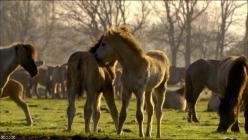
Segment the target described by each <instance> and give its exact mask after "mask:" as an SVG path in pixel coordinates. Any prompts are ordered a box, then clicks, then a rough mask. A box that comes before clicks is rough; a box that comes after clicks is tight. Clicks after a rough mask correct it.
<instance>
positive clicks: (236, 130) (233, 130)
mask: <svg viewBox="0 0 248 140" xmlns="http://www.w3.org/2000/svg"><path fill="white" fill-rule="evenodd" d="M231 131H232V132H235V133H239V132H240V130H239V128H231Z"/></svg>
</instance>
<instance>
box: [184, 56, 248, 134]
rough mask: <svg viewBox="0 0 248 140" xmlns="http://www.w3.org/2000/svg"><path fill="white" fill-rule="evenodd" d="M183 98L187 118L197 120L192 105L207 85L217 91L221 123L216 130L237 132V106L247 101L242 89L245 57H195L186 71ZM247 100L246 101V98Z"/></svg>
mask: <svg viewBox="0 0 248 140" xmlns="http://www.w3.org/2000/svg"><path fill="white" fill-rule="evenodd" d="M185 79H186V80H185V81H186V83H185V85H186V93H185V95H186V99H187V104H188V109H189V110H188V121H189V122H191V121H193V122H199V121H198V119H197V117H196V113H195V104H196V101H197V98H198V97H199V95H200V93H201V91H202V90H203V88H204V87H205V86H206V87H208V88H209V89H210V90H212V91H213V92H215V93H217V94H218V96H219V97H220V99H221V102H220V106H219V111H218V113H219V115H220V122H219V126H218V129H217V131H218V132H222V131H227V129H228V128H229V127H230V126H231V125H232V129H231V130H232V131H234V132H237V131H239V125H238V114H239V111H240V106H241V104H242V102H243V101H245V100H246V97H245V96H246V95H245V94H244V90H245V89H246V88H247V85H248V61H247V59H246V57H244V56H240V57H234V56H233V57H228V58H226V59H224V60H222V61H218V60H203V59H200V60H197V61H195V62H194V63H192V64H191V65H190V66H189V67H188V69H187V70H186V78H185ZM245 102H247V101H245ZM245 130H246V133H248V105H247V104H246V105H245Z"/></svg>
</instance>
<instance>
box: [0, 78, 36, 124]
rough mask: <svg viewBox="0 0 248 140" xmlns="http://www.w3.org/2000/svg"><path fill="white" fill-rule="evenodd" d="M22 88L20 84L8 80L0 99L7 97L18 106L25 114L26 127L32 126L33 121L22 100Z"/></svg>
mask: <svg viewBox="0 0 248 140" xmlns="http://www.w3.org/2000/svg"><path fill="white" fill-rule="evenodd" d="M22 94H23V86H22V84H21V83H20V82H18V81H15V80H13V79H10V80H9V81H8V82H7V83H6V86H5V87H4V89H3V94H2V96H0V98H5V97H9V98H10V99H11V100H13V101H14V102H15V103H16V104H17V105H18V106H20V107H21V108H22V110H23V112H24V113H25V116H26V121H27V125H32V123H33V121H32V118H31V116H30V113H29V109H28V105H27V104H26V103H25V102H24V101H23V99H22Z"/></svg>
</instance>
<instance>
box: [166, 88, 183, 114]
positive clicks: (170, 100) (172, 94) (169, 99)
mask: <svg viewBox="0 0 248 140" xmlns="http://www.w3.org/2000/svg"><path fill="white" fill-rule="evenodd" d="M184 90H185V87H184V86H183V87H181V88H179V89H177V90H175V91H169V90H168V91H167V93H166V95H165V101H164V107H165V108H171V109H177V110H180V111H185V110H186V106H187V104H186V99H185V95H184Z"/></svg>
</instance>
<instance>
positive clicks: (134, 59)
mask: <svg viewBox="0 0 248 140" xmlns="http://www.w3.org/2000/svg"><path fill="white" fill-rule="evenodd" d="M115 46H117V47H115V51H116V53H117V59H118V61H119V62H120V64H121V66H122V68H123V70H124V71H130V70H134V71H135V70H137V68H138V67H140V66H141V65H142V64H143V63H144V62H146V59H145V54H144V53H142V52H141V54H137V52H134V51H133V50H131V49H130V48H129V47H127V46H126V44H124V43H122V44H121V43H119V44H116V45H115Z"/></svg>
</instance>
